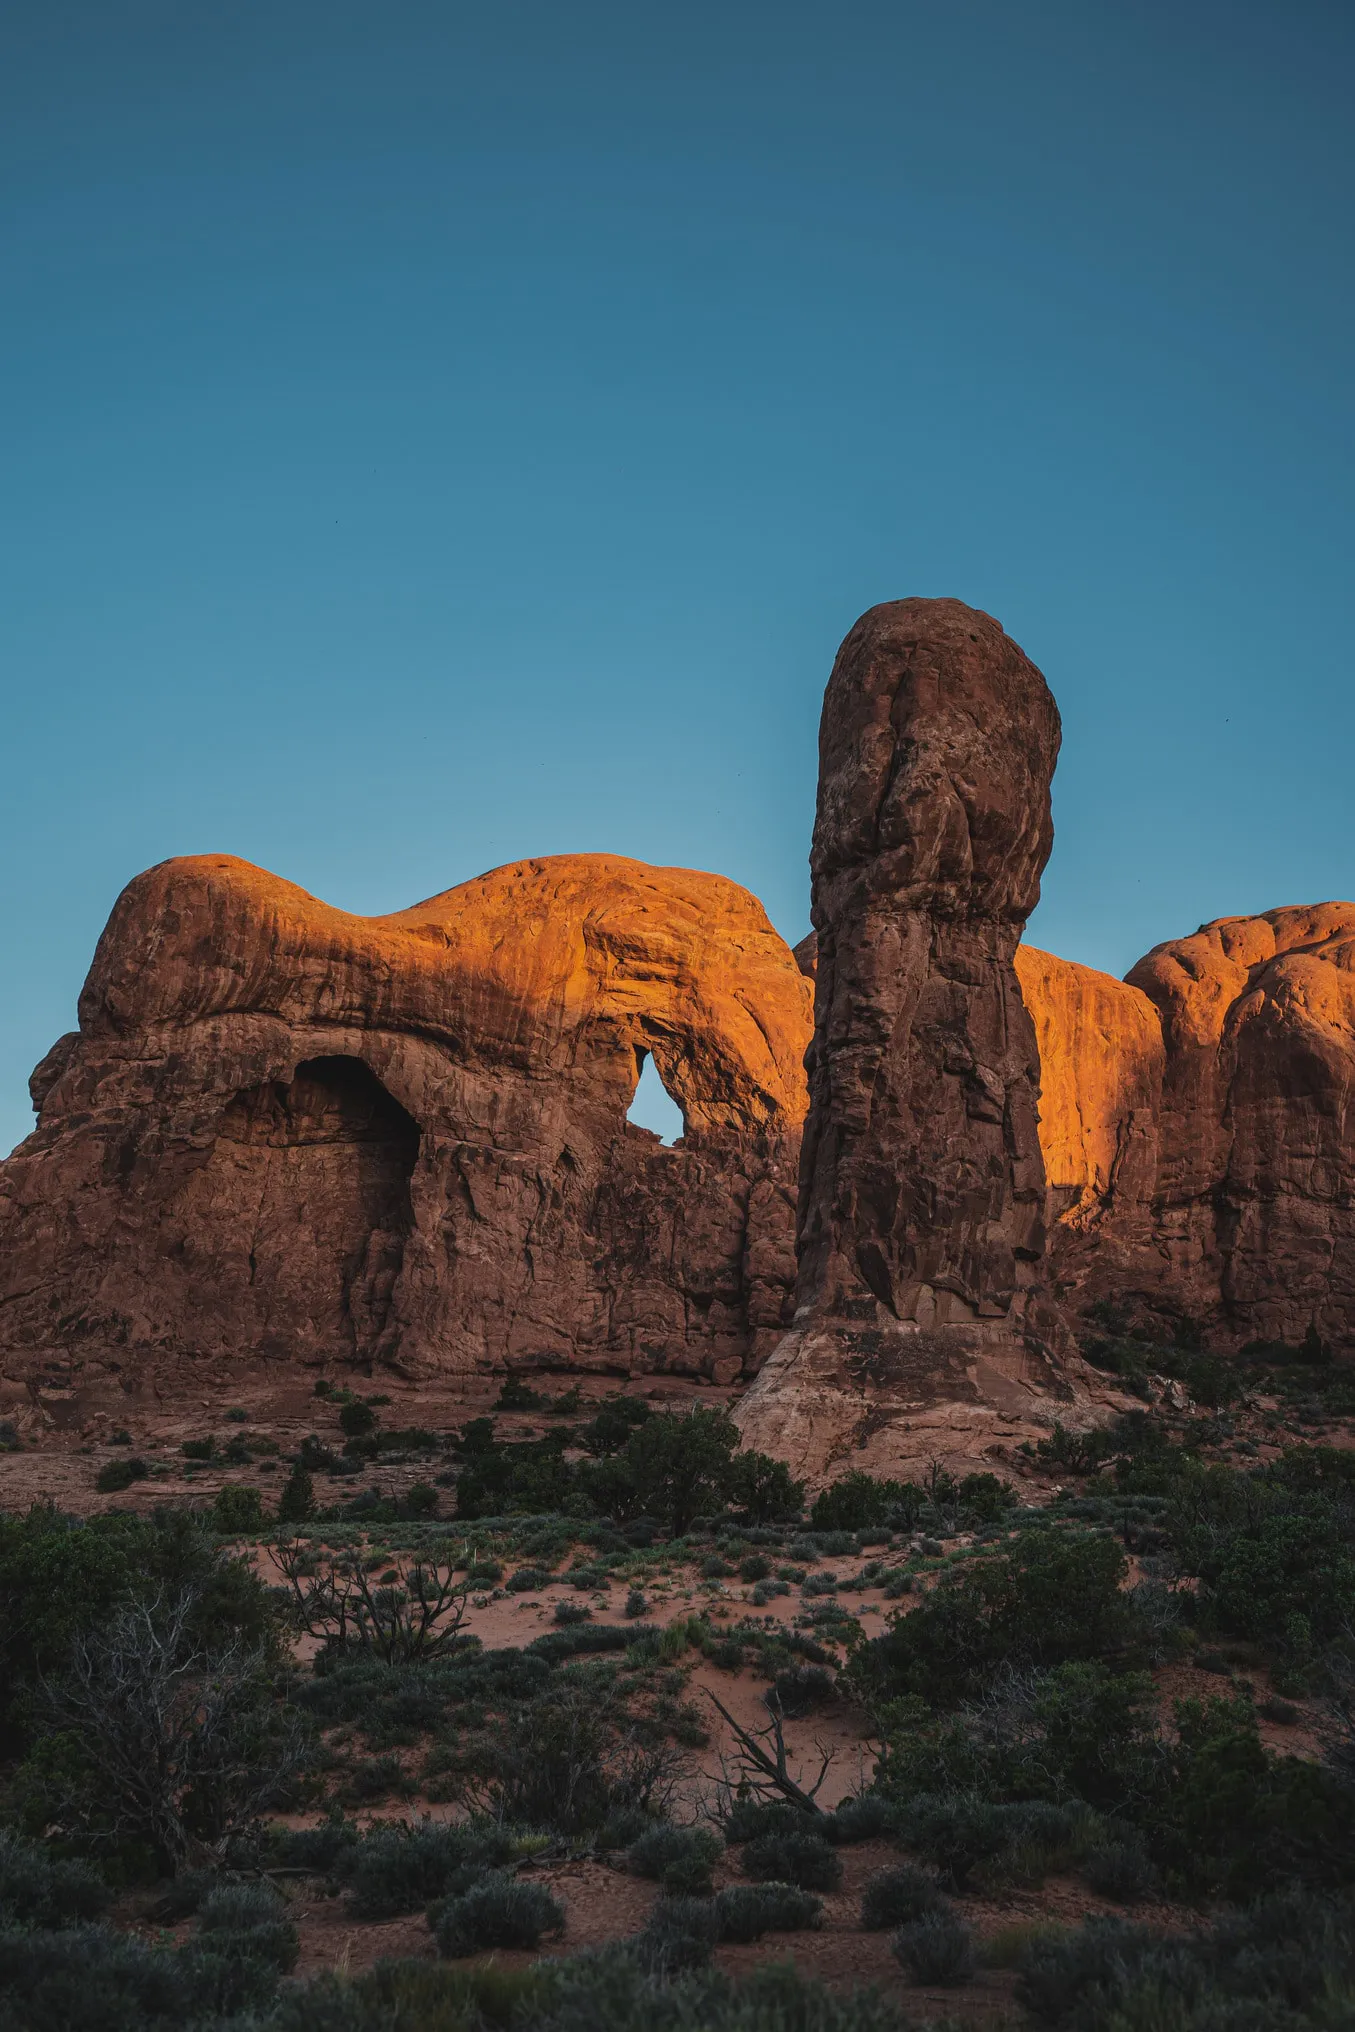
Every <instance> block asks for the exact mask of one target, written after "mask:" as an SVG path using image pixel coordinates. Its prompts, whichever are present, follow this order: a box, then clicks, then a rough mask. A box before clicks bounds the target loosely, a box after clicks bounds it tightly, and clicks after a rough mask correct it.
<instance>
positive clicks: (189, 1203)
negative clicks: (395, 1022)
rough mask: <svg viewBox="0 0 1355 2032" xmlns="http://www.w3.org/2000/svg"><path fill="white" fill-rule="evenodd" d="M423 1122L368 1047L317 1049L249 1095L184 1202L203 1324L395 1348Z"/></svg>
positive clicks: (331, 1343)
mask: <svg viewBox="0 0 1355 2032" xmlns="http://www.w3.org/2000/svg"><path fill="white" fill-rule="evenodd" d="M418 1155H419V1126H418V1124H417V1122H415V1121H414V1119H413V1117H412V1116H410V1115H409V1114H408V1113H407V1112H406V1110H405V1109H404V1108H402V1107H401V1106H400V1103H399V1102H398V1101H397V1100H396V1099H395V1097H394V1096H393V1095H392V1094H391V1093H390V1092H388V1090H387V1089H386V1087H385V1086H384V1085H383V1084H382V1082H381V1081H380V1080H379V1079H378V1078H377V1076H376V1074H375V1073H373V1072H372V1071H371V1069H370V1067H368V1066H367V1065H365V1064H364V1063H363V1062H362V1061H361V1060H360V1059H357V1058H348V1057H325V1058H312V1059H305V1060H303V1061H302V1062H301V1064H299V1065H298V1066H297V1068H296V1071H295V1073H294V1075H293V1077H292V1079H291V1080H290V1081H282V1080H269V1081H266V1082H265V1083H264V1084H263V1085H261V1086H258V1087H250V1088H247V1089H245V1090H243V1091H242V1092H240V1093H237V1094H236V1095H235V1097H234V1099H233V1100H232V1101H230V1103H229V1104H228V1105H227V1107H226V1109H225V1111H224V1113H223V1114H222V1116H221V1119H220V1122H219V1124H218V1128H217V1136H216V1141H215V1144H214V1146H213V1149H212V1153H211V1156H210V1157H209V1159H208V1162H207V1163H206V1165H205V1166H203V1167H202V1168H201V1169H200V1170H199V1171H198V1172H197V1173H196V1174H195V1176H194V1177H193V1179H192V1180H191V1182H190V1183H189V1185H188V1189H187V1192H186V1194H185V1195H184V1198H183V1204H182V1205H181V1206H180V1207H178V1208H177V1209H176V1211H177V1212H178V1214H179V1216H180V1218H181V1219H182V1220H183V1222H184V1225H185V1229H186V1233H185V1244H184V1247H183V1249H182V1251H181V1252H180V1253H181V1259H182V1267H183V1272H184V1274H185V1276H186V1279H187V1281H188V1283H189V1285H190V1287H191V1295H192V1298H193V1301H194V1306H195V1310H196V1315H197V1318H198V1321H199V1325H200V1327H202V1328H206V1327H207V1323H208V1322H209V1321H215V1322H217V1323H218V1326H219V1329H220V1330H221V1331H222V1332H223V1336H229V1338H230V1340H231V1341H232V1343H233V1344H234V1345H235V1346H236V1347H237V1348H238V1349H239V1351H240V1352H253V1353H258V1354H262V1355H264V1356H266V1357H274V1358H276V1357H279V1356H285V1357H289V1358H292V1359H300V1360H302V1361H309V1362H326V1361H330V1360H340V1361H352V1360H354V1359H356V1360H357V1361H359V1362H364V1363H365V1362H370V1361H373V1360H377V1359H382V1358H384V1357H386V1356H387V1355H389V1354H390V1353H391V1352H393V1338H394V1336H395V1335H396V1333H397V1331H398V1325H397V1321H396V1319H395V1317H394V1316H393V1302H394V1297H395V1288H396V1284H397V1281H398V1279H399V1276H400V1272H401V1270H402V1268H403V1266H404V1252H405V1243H406V1240H407V1238H408V1236H409V1234H410V1232H411V1230H412V1228H413V1225H414V1212H413V1200H412V1193H411V1182H412V1179H413V1173H414V1168H415V1165H416V1163H417V1161H418Z"/></svg>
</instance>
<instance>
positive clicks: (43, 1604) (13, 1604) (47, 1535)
mask: <svg viewBox="0 0 1355 2032" xmlns="http://www.w3.org/2000/svg"><path fill="white" fill-rule="evenodd" d="M148 1590H149V1591H151V1592H155V1591H163V1592H164V1593H165V1594H166V1595H170V1594H178V1593H180V1592H183V1591H184V1590H188V1591H189V1592H190V1593H191V1594H192V1596H193V1607H192V1610H191V1613H190V1617H189V1622H188V1626H187V1633H186V1634H187V1635H188V1637H189V1638H191V1640H192V1641H194V1642H196V1643H202V1644H209V1645H212V1644H220V1643H225V1642H229V1641H231V1640H233V1639H238V1640H239V1641H241V1642H242V1643H244V1644H247V1645H251V1646H261V1645H263V1646H266V1645H267V1644H269V1643H270V1642H272V1641H273V1637H274V1621H273V1612H272V1607H271V1603H270V1600H269V1596H268V1593H267V1590H266V1589H265V1588H264V1587H263V1586H262V1585H261V1583H260V1582H259V1580H258V1579H257V1577H256V1576H255V1575H254V1574H253V1573H252V1572H251V1570H250V1569H249V1567H248V1565H247V1564H246V1563H245V1562H244V1561H243V1560H237V1559H231V1558H229V1557H226V1556H225V1555H224V1554H223V1553H222V1552H221V1551H220V1550H219V1548H218V1547H217V1545H216V1543H215V1541H214V1540H213V1539H212V1537H211V1535H210V1534H209V1533H208V1532H207V1531H206V1530H204V1528H203V1525H202V1523H201V1520H200V1519H198V1518H196V1517H194V1516H191V1515H189V1514H187V1513H185V1512H183V1511H164V1512H157V1513H156V1514H155V1515H153V1516H151V1517H132V1516H128V1515H127V1514H126V1513H124V1512H113V1513H110V1514H108V1515H105V1516H101V1517H91V1518H87V1519H84V1520H80V1519H76V1518H71V1517H64V1516H62V1515H60V1514H59V1513H58V1512H57V1511H55V1510H52V1509H49V1508H45V1507H37V1506H35V1507H34V1508H33V1509H31V1510H30V1511H29V1512H28V1513H27V1514H26V1515H25V1516H22V1517H18V1516H6V1515H4V1514H0V1603H3V1614H0V1743H3V1746H4V1748H5V1749H6V1750H7V1751H8V1752H9V1753H10V1754H14V1753H16V1752H18V1751H21V1750H22V1747H23V1742H24V1739H25V1737H26V1734H27V1727H28V1724H27V1723H26V1722H24V1721H23V1720H22V1718H21V1717H22V1715H23V1714H24V1713H28V1714H30V1715H31V1707H30V1702H31V1696H32V1692H33V1689H34V1686H35V1684H36V1681H37V1679H38V1678H39V1677H40V1676H41V1677H46V1678H49V1679H50V1678H51V1677H53V1676H54V1675H56V1674H58V1673H60V1671H61V1670H62V1669H63V1667H64V1666H65V1665H66V1663H67V1661H68V1659H69V1657H70V1651H71V1644H72V1641H73V1640H74V1638H75V1636H76V1634H77V1632H79V1631H81V1630H83V1629H85V1628H87V1627H95V1626H97V1625H100V1624H103V1623H105V1622H106V1621H107V1620H108V1618H109V1616H110V1615H111V1614H112V1613H113V1612H114V1610H115V1609H116V1608H117V1607H119V1606H120V1605H122V1604H125V1603H127V1602H129V1601H131V1600H132V1599H133V1598H134V1597H138V1596H143V1595H145V1593H146V1592H147V1591H148Z"/></svg>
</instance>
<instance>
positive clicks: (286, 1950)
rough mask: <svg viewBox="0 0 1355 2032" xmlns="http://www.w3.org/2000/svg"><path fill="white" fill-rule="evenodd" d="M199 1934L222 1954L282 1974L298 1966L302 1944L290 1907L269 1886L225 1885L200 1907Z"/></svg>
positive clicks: (286, 1973) (209, 1893)
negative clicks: (247, 1958) (265, 1965)
mask: <svg viewBox="0 0 1355 2032" xmlns="http://www.w3.org/2000/svg"><path fill="white" fill-rule="evenodd" d="M197 1931H198V1933H199V1935H200V1936H202V1938H203V1939H204V1940H205V1942H206V1944H207V1946H208V1947H209V1948H210V1949H212V1950H213V1951H214V1952H216V1953H219V1954H228V1955H229V1954H234V1955H236V1956H246V1957H249V1958H252V1959H254V1960H257V1961H264V1962H267V1963H268V1964H269V1966H270V1967H271V1968H275V1969H276V1970H277V1971H278V1974H279V1975H284V1976H285V1975H290V1974H291V1972H292V1970H293V1969H294V1968H295V1967H296V1962H297V1956H298V1954H299V1953H300V1951H301V1943H300V1940H299V1939H298V1936H297V1930H296V1928H295V1926H294V1925H293V1924H292V1922H291V1920H290V1919H289V1918H288V1917H287V1907H286V1905H285V1903H284V1901H283V1900H282V1898H281V1897H280V1896H279V1895H278V1893H277V1892H276V1891H275V1890H274V1889H273V1888H272V1886H271V1885H268V1884H226V1885H222V1886H221V1887H220V1889H218V1890H215V1891H209V1892H208V1894H207V1896H206V1897H205V1898H204V1899H203V1900H202V1903H201V1904H200V1905H199V1907H198V1916H197Z"/></svg>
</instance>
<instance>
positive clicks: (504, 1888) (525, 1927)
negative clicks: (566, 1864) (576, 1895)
mask: <svg viewBox="0 0 1355 2032" xmlns="http://www.w3.org/2000/svg"><path fill="white" fill-rule="evenodd" d="M428 1924H429V1926H430V1928H431V1929H432V1933H433V1938H434V1940H436V1942H437V1944H438V1953H439V1954H440V1955H442V1956H444V1958H445V1959H447V1960H448V1961H454V1960H456V1959H457V1958H458V1957H461V1956H464V1955H468V1954H481V1953H483V1952H484V1950H485V1949H486V1948H491V1947H537V1946H539V1945H540V1942H541V1938H542V1936H543V1934H547V1933H561V1932H563V1931H564V1924H565V1915H564V1908H563V1907H562V1906H561V1905H560V1904H558V1903H557V1901H556V1900H555V1899H554V1898H552V1896H551V1894H550V1892H549V1891H548V1890H547V1889H546V1887H545V1885H544V1884H522V1883H519V1882H518V1880H517V1879H516V1878H515V1877H510V1876H507V1875H505V1874H503V1873H501V1872H497V1871H496V1872H495V1873H494V1874H493V1875H491V1876H488V1877H485V1878H484V1879H483V1880H482V1881H481V1882H480V1883H478V1884H475V1885H473V1886H472V1887H471V1889H470V1890H469V1891H463V1892H461V1893H459V1894H458V1895H456V1896H454V1897H450V1898H444V1899H442V1900H441V1901H440V1902H438V1903H436V1904H433V1905H430V1907H429V1909H428Z"/></svg>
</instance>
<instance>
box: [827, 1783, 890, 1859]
mask: <svg viewBox="0 0 1355 2032" xmlns="http://www.w3.org/2000/svg"><path fill="white" fill-rule="evenodd" d="M820 1819H821V1821H822V1825H821V1826H818V1824H817V1823H816V1826H817V1827H818V1832H819V1833H821V1834H822V1835H823V1837H824V1839H825V1840H826V1841H830V1842H832V1843H833V1844H834V1846H835V1847H837V1848H843V1847H845V1846H847V1845H848V1844H849V1843H851V1842H863V1841H881V1840H887V1839H888V1838H889V1837H890V1836H892V1835H893V1833H894V1826H895V1821H896V1819H897V1815H896V1812H895V1808H894V1807H893V1805H892V1804H891V1802H890V1801H889V1800H887V1799H885V1798H883V1797H882V1796H881V1795H880V1794H879V1793H878V1792H863V1793H861V1794H860V1795H859V1796H858V1797H857V1798H855V1799H844V1800H843V1801H842V1804H841V1805H840V1806H838V1807H837V1808H835V1810H834V1811H833V1812H832V1813H825V1814H823V1815H821V1816H820Z"/></svg>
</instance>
